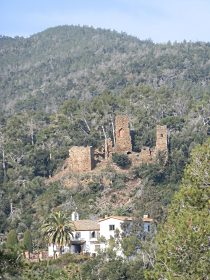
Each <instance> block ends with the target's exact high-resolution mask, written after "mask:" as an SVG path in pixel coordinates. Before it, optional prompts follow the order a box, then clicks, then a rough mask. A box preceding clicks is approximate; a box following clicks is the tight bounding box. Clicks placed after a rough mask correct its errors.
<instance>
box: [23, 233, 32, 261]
mask: <svg viewBox="0 0 210 280" xmlns="http://www.w3.org/2000/svg"><path fill="white" fill-rule="evenodd" d="M23 246H24V249H25V250H26V251H28V253H29V258H30V253H32V252H33V242H32V236H31V232H30V231H29V230H27V231H26V232H24V236H23Z"/></svg>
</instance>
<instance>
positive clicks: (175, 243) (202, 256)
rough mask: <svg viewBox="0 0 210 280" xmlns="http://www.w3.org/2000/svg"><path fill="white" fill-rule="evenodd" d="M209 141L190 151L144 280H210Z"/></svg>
mask: <svg viewBox="0 0 210 280" xmlns="http://www.w3.org/2000/svg"><path fill="white" fill-rule="evenodd" d="M209 163H210V139H209V140H208V141H207V142H206V143H205V144H204V145H203V146H198V147H196V148H195V149H194V150H193V152H192V160H191V163H190V164H189V165H188V166H187V168H186V169H185V174H184V179H183V182H182V186H181V188H180V190H179V191H178V192H177V194H176V195H175V197H174V199H173V201H172V204H171V207H170V209H169V214H168V219H167V221H166V223H165V225H164V226H163V228H162V229H161V230H160V231H159V233H158V235H157V238H156V242H157V252H156V263H155V267H154V269H153V270H152V271H151V272H149V273H147V272H146V279H150V280H151V279H153V280H158V279H165V280H173V279H176V280H191V279H205V280H206V279H209V278H208V275H210V263H209V260H210V250H209V232H210V215H209V209H210V207H209V206H210V200H209V198H210V164H209Z"/></svg>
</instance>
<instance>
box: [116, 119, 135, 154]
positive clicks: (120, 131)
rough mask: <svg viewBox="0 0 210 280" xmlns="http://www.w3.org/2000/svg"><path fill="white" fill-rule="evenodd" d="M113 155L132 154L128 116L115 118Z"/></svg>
mask: <svg viewBox="0 0 210 280" xmlns="http://www.w3.org/2000/svg"><path fill="white" fill-rule="evenodd" d="M115 141H116V144H115V147H114V152H115V153H125V152H126V153H129V152H132V144H131V136H130V129H129V121H128V116H119V115H118V116H116V117H115Z"/></svg>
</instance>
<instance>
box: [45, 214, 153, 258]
mask: <svg viewBox="0 0 210 280" xmlns="http://www.w3.org/2000/svg"><path fill="white" fill-rule="evenodd" d="M152 221H153V219H151V218H150V217H149V216H148V215H144V217H143V222H144V231H145V232H149V231H150V224H151V222H152ZM72 222H73V225H74V232H73V237H72V239H71V244H70V245H69V246H65V247H64V252H66V253H67V252H71V253H89V254H91V255H93V254H96V253H97V252H98V251H99V250H105V249H106V248H107V247H108V245H109V240H110V239H112V238H114V239H115V238H116V235H118V236H119V238H121V235H122V233H124V234H125V235H128V234H129V232H130V229H131V226H132V222H133V218H132V217H126V216H109V217H108V216H105V218H104V219H100V220H98V221H93V220H80V219H79V214H78V213H77V212H73V213H72ZM55 252H57V248H56V246H55V245H54V247H53V245H52V244H51V245H49V247H48V255H49V256H50V257H52V256H54V253H55ZM117 254H118V255H123V254H122V251H121V250H120V249H119V250H118V251H117Z"/></svg>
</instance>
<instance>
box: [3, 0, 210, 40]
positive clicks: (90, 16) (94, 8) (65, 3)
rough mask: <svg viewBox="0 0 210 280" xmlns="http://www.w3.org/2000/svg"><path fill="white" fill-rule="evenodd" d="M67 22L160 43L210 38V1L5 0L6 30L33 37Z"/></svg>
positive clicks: (8, 33) (7, 33)
mask: <svg viewBox="0 0 210 280" xmlns="http://www.w3.org/2000/svg"><path fill="white" fill-rule="evenodd" d="M66 24H68V25H71V24H73V25H81V26H82V25H88V26H93V27H101V28H106V29H111V30H116V31H119V32H121V31H123V32H126V33H127V34H129V35H134V36H136V37H138V38H139V39H152V40H153V41H154V42H167V41H169V40H170V41H172V42H173V41H183V40H184V39H185V40H187V41H206V42H210V0H0V35H7V36H30V35H32V34H34V33H37V32H40V31H43V30H45V29H46V28H48V27H54V26H57V25H66Z"/></svg>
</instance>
